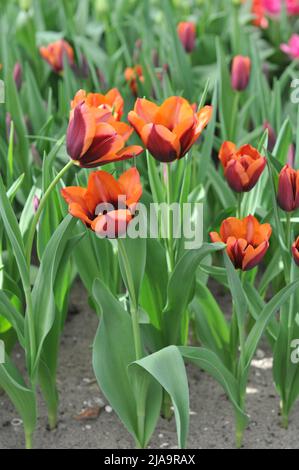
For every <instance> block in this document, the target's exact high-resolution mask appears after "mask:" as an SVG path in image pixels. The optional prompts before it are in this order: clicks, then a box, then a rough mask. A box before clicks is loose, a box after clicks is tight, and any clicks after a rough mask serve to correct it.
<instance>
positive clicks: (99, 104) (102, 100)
mask: <svg viewBox="0 0 299 470" xmlns="http://www.w3.org/2000/svg"><path fill="white" fill-rule="evenodd" d="M82 102H84V103H86V104H87V105H88V106H91V107H94V108H99V109H106V110H108V111H110V112H111V114H112V116H113V117H114V119H115V120H116V121H120V119H121V117H122V114H123V110H124V100H123V98H122V96H121V94H120V92H119V91H118V89H117V88H112V89H111V90H109V91H108V93H106V95H102V94H101V93H86V91H85V90H79V91H77V93H76V94H75V96H74V99H73V100H72V102H71V108H72V109H74V108H75V107H76V106H77V104H80V103H82Z"/></svg>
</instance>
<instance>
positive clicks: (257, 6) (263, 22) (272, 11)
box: [251, 0, 299, 28]
mask: <svg viewBox="0 0 299 470" xmlns="http://www.w3.org/2000/svg"><path fill="white" fill-rule="evenodd" d="M251 1H252V10H251V11H252V13H253V14H254V16H255V20H254V22H253V23H254V24H255V25H256V26H259V27H260V28H267V27H268V22H267V17H266V16H273V17H275V16H276V17H277V16H279V15H280V14H281V10H282V6H283V4H285V5H286V9H287V13H288V14H289V15H299V0H251Z"/></svg>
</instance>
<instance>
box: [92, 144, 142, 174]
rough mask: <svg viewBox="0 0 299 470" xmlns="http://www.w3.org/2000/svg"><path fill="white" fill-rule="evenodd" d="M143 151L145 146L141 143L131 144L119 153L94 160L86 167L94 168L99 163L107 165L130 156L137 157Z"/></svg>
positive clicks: (127, 158)
mask: <svg viewBox="0 0 299 470" xmlns="http://www.w3.org/2000/svg"><path fill="white" fill-rule="evenodd" d="M142 152H143V148H142V147H140V145H129V146H128V147H125V148H123V149H121V150H119V152H117V153H109V154H107V155H105V157H102V158H100V159H98V160H94V161H93V162H92V163H90V164H89V165H86V166H85V168H94V167H96V166H99V165H106V163H111V162H120V161H123V160H129V159H130V158H134V157H137V156H138V155H140V154H141V153H142Z"/></svg>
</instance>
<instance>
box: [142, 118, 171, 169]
mask: <svg viewBox="0 0 299 470" xmlns="http://www.w3.org/2000/svg"><path fill="white" fill-rule="evenodd" d="M141 138H142V141H143V142H144V144H145V146H146V147H147V148H148V150H149V151H150V153H151V154H152V155H153V157H155V158H156V159H157V160H159V161H161V162H172V161H173V160H175V159H176V158H178V156H179V154H180V143H179V140H178V138H177V136H176V135H175V134H173V133H172V132H170V130H168V129H167V128H166V127H164V126H160V125H156V124H147V125H146V126H144V127H143V129H142V132H141Z"/></svg>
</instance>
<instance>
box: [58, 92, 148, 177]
mask: <svg viewBox="0 0 299 470" xmlns="http://www.w3.org/2000/svg"><path fill="white" fill-rule="evenodd" d="M132 132H133V129H132V128H131V127H130V126H129V125H128V124H126V123H124V122H119V121H116V120H115V119H114V117H113V116H112V114H111V112H110V111H109V110H108V109H107V108H106V107H100V108H98V107H94V106H90V105H89V104H87V103H85V102H84V101H82V102H80V103H79V104H77V105H76V106H75V108H74V109H72V110H71V113H70V120H69V125H68V129H67V136H66V145H67V152H68V154H69V155H70V157H71V158H72V160H75V161H76V162H77V164H78V165H80V166H82V167H84V168H93V167H96V166H100V165H104V164H106V163H111V162H116V161H120V160H127V159H129V158H132V157H134V156H137V155H139V154H140V153H141V152H142V151H143V148H142V147H140V146H139V145H130V146H128V147H125V142H126V141H127V140H128V138H129V137H130V135H131V133H132Z"/></svg>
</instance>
